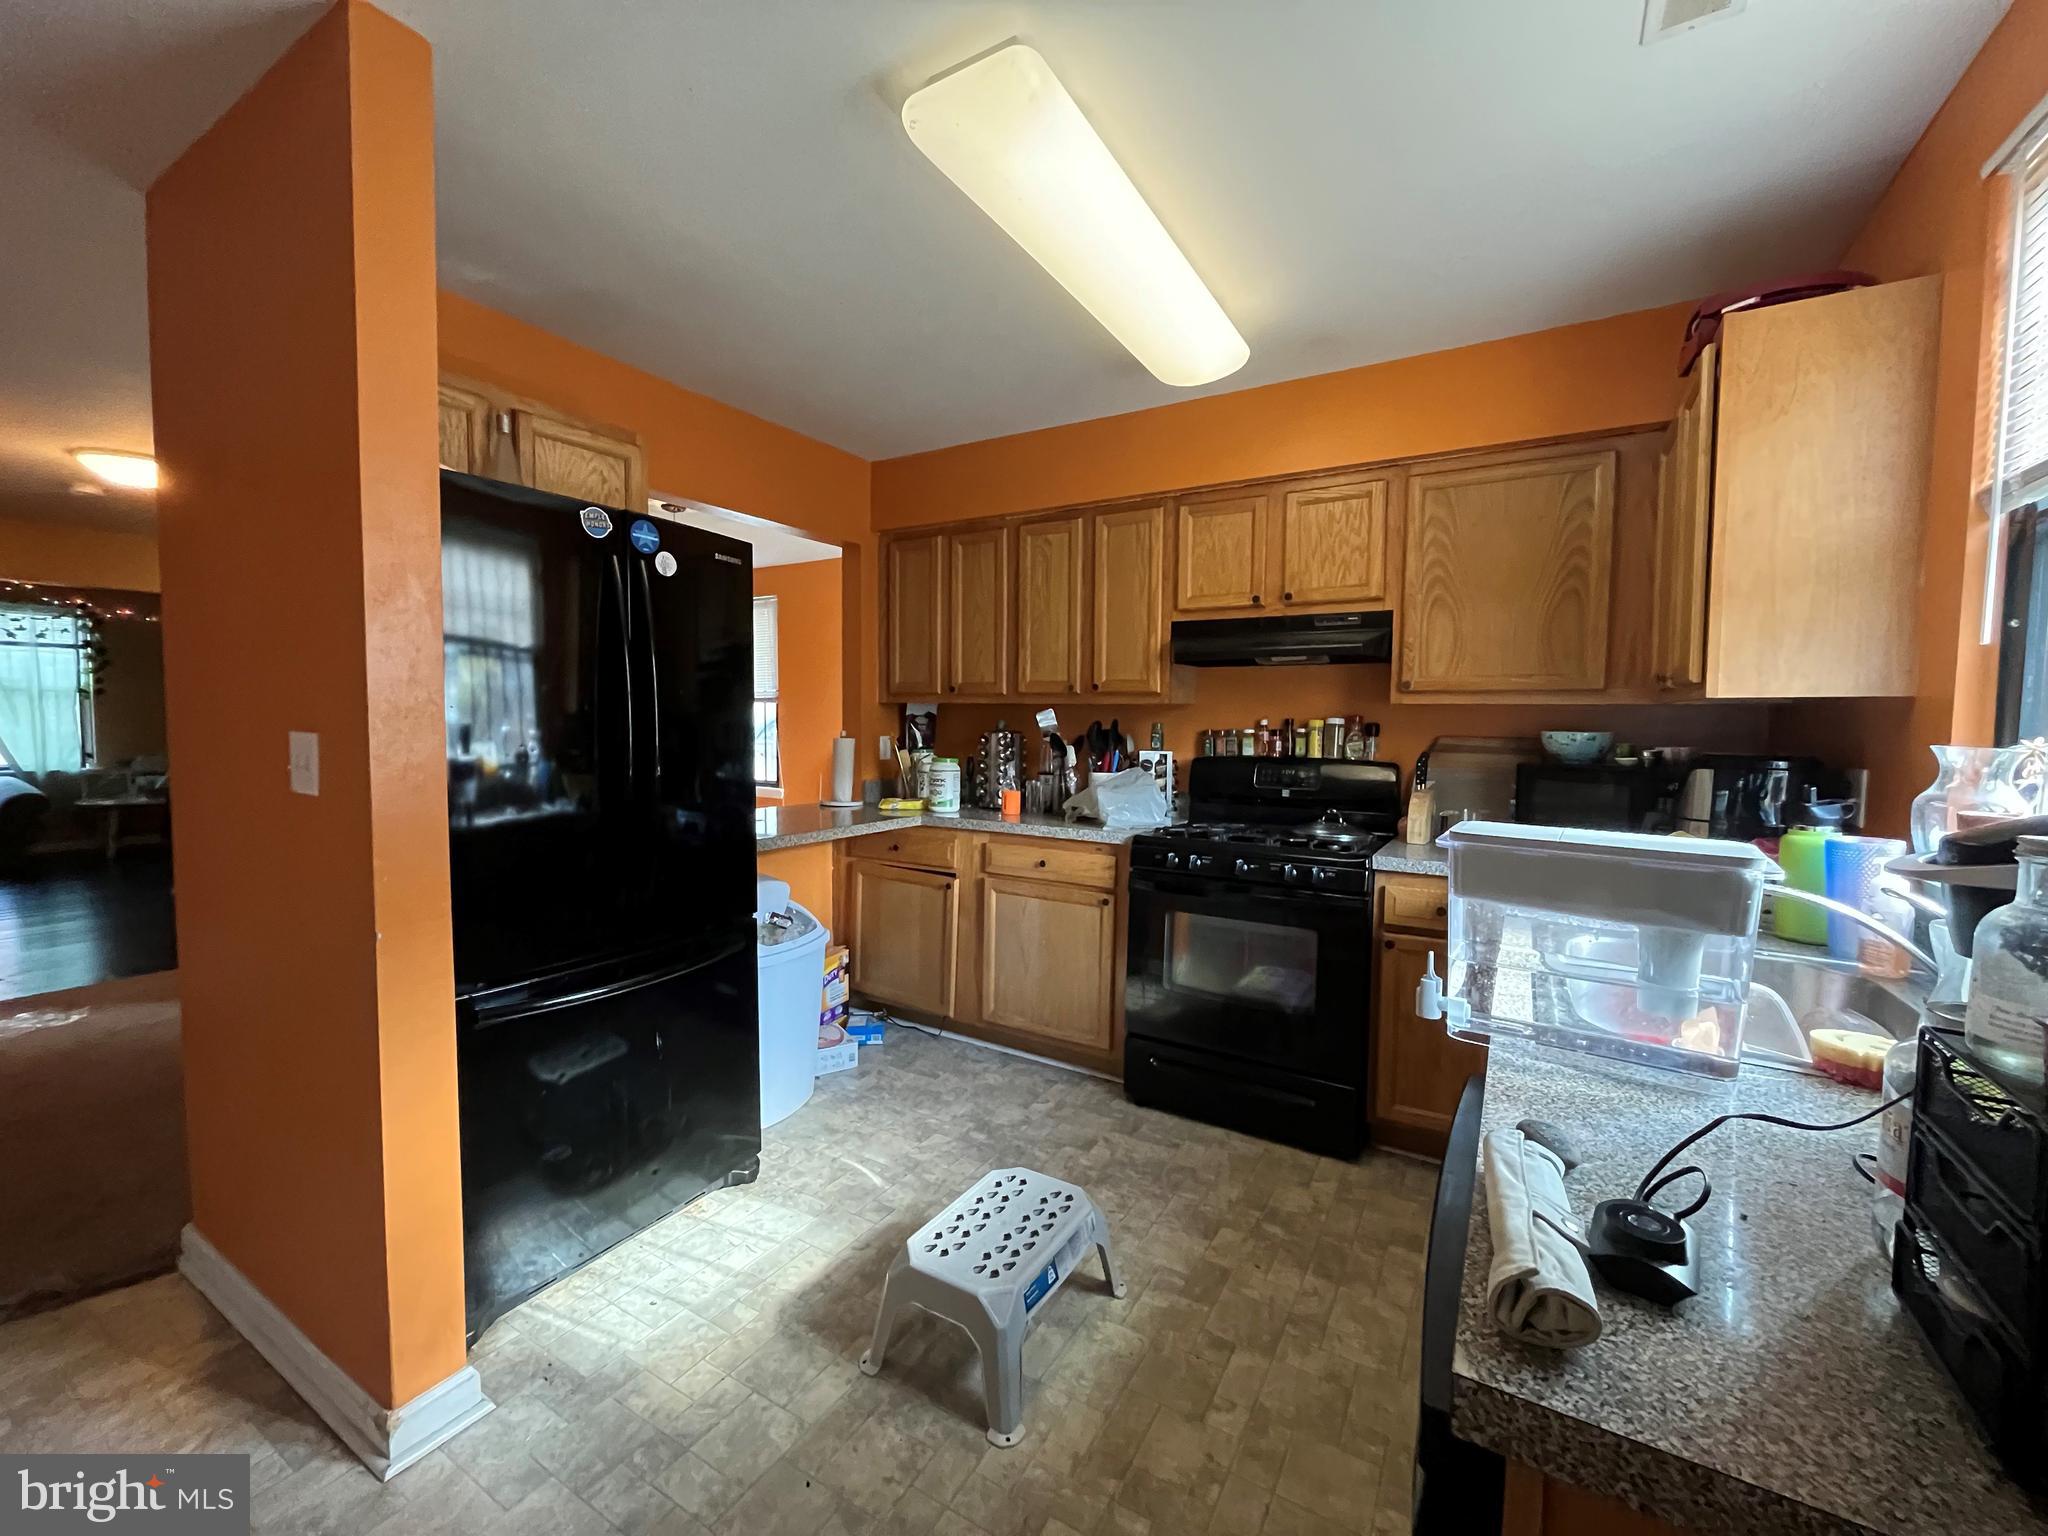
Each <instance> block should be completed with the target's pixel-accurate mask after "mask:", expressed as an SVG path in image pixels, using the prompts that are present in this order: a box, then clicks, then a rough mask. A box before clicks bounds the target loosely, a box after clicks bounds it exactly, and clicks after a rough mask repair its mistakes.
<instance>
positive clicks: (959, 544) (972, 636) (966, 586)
mask: <svg viewBox="0 0 2048 1536" xmlns="http://www.w3.org/2000/svg"><path fill="white" fill-rule="evenodd" d="M945 553H946V605H945V607H946V661H945V683H946V692H947V693H948V694H952V695H956V696H958V697H960V698H984V699H999V698H1001V697H1002V696H1003V692H1004V686H1005V684H1006V683H1007V682H1008V680H1009V673H1010V665H1009V663H1010V530H1009V528H1008V527H1007V526H1006V525H1004V524H1002V523H991V524H988V525H986V526H985V527H980V528H963V529H960V530H958V531H956V532H953V533H949V534H947V535H945Z"/></svg>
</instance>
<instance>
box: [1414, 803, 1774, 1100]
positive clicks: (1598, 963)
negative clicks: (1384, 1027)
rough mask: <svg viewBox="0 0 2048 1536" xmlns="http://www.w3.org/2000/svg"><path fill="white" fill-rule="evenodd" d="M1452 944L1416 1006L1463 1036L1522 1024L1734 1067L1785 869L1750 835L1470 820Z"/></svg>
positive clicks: (1461, 827)
mask: <svg viewBox="0 0 2048 1536" xmlns="http://www.w3.org/2000/svg"><path fill="white" fill-rule="evenodd" d="M1439 841H1440V843H1441V846H1443V847H1444V848H1445V849H1446V850H1447V851H1448V854H1449V858H1450V867H1451V869H1450V929H1449V935H1448V941H1449V942H1448V947H1447V949H1446V951H1445V953H1444V955H1443V956H1442V957H1441V960H1440V962H1439V964H1438V965H1437V967H1436V969H1437V971H1438V972H1439V974H1438V975H1436V976H1432V977H1430V978H1428V979H1427V980H1425V981H1424V983H1423V986H1422V989H1421V992H1420V994H1419V995H1418V998H1417V1012H1418V1013H1420V1014H1422V1016H1423V1017H1425V1018H1441V1019H1443V1020H1444V1022H1445V1027H1446V1028H1447V1029H1448V1030H1449V1032H1450V1033H1451V1034H1453V1035H1455V1036H1457V1037H1459V1038H1460V1039H1467V1040H1479V1041H1484V1040H1487V1039H1489V1038H1491V1037H1493V1036H1495V1035H1511V1036H1516V1037H1519V1038H1523V1039H1529V1040H1535V1041H1537V1042H1539V1043H1542V1044H1546V1045H1556V1046H1563V1047H1566V1048H1568V1049H1572V1050H1580V1051H1590V1052H1593V1053H1595V1054H1597V1055H1602V1056H1613V1057H1618V1058H1620V1059H1622V1060H1625V1061H1635V1062H1642V1063H1646V1064H1648V1065H1652V1066H1661V1067H1676V1068H1680V1069H1682V1070H1685V1071H1691V1072H1701V1073H1706V1074H1708V1075H1711V1076H1714V1077H1733V1076H1734V1075H1735V1072H1736V1069H1737V1067H1738V1066H1739V1064H1740V1059H1741V1055H1742V1029H1743V1020H1744V1016H1745V1014H1746V1012H1747V1010H1748V1001H1749V980H1750V967H1751V964H1752V962H1753V960H1754V957H1755V953H1756V930H1757V918H1758V915H1759V913H1760V911H1761V908H1762V903H1763V891H1764V886H1765V884H1766V882H1767V881H1769V880H1771V879H1773V878H1776V877H1777V876H1778V874H1779V871H1778V868H1777V866H1776V865H1775V864H1773V863H1772V862H1771V860H1770V859H1769V858H1767V857H1765V855H1764V854H1763V853H1761V852H1760V851H1758V850H1757V849H1756V848H1754V847H1752V846H1750V845H1749V844H1748V843H1735V842H1723V841H1719V840H1712V839H1706V838H1681V837H1658V836H1651V835H1648V834H1644V833H1635V832H1591V831H1581V830H1576V829H1573V828H1567V827H1537V826H1523V825H1520V824H1518V823H1510V822H1491V821H1468V822H1461V823H1459V824H1458V825H1457V826H1455V827H1453V828H1452V829H1451V830H1450V831H1448V832H1446V833H1445V834H1444V835H1443V837H1442V838H1441V839H1440V840H1439Z"/></svg>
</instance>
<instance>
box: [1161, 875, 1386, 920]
mask: <svg viewBox="0 0 2048 1536" xmlns="http://www.w3.org/2000/svg"><path fill="white" fill-rule="evenodd" d="M1130 888H1131V894H1132V895H1134V896H1135V895H1139V894H1141V893H1142V894H1145V895H1151V896H1185V897H1188V898H1190V899H1193V900H1206V901H1211V902H1217V903H1238V902H1255V903H1258V904H1260V905H1262V906H1274V907H1293V908H1294V909H1295V910H1297V911H1299V910H1300V909H1301V908H1302V907H1304V906H1309V905H1314V906H1321V907H1329V908H1331V909H1333V910H1336V911H1342V912H1352V911H1363V910H1365V907H1366V905H1367V898H1366V897H1365V896H1364V895H1362V894H1360V893H1358V892H1350V891H1304V890H1300V889H1289V890H1286V891H1284V892H1280V891H1271V890H1267V889H1265V888H1263V887H1260V886H1219V885H1215V884H1211V883H1210V882H1208V881H1205V880H1189V879H1186V878H1185V877H1182V876H1177V875H1160V874H1157V873H1154V872H1153V871H1151V870H1145V871H1142V872H1141V871H1138V870H1132V871H1131V877H1130Z"/></svg>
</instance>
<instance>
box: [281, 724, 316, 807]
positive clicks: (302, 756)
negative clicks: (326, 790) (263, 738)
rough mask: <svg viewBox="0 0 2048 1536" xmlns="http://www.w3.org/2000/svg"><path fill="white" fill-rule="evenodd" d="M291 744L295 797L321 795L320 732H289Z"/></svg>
mask: <svg viewBox="0 0 2048 1536" xmlns="http://www.w3.org/2000/svg"><path fill="white" fill-rule="evenodd" d="M287 735H288V736H289V739H290V743H291V769H292V793H293V794H295V795H317V794H319V793H320V733H319V732H318V731H291V732H288V733H287Z"/></svg>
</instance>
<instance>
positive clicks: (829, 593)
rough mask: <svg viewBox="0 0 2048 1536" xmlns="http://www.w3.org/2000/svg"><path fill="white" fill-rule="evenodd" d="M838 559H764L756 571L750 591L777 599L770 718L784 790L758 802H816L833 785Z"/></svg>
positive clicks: (838, 690)
mask: <svg viewBox="0 0 2048 1536" xmlns="http://www.w3.org/2000/svg"><path fill="white" fill-rule="evenodd" d="M839 580H840V571H839V562H838V561H837V560H807V561H805V562H804V563H803V564H801V565H770V566H764V567H762V568H760V569H758V570H756V571H755V572H754V595H755V596H756V597H773V598H774V599H776V603H775V613H776V624H777V628H778V631H779V638H778V656H777V660H778V665H779V667H780V670H781V680H780V683H779V687H778V692H779V695H780V700H779V702H780V707H779V708H778V709H777V710H776V719H777V721H778V723H779V724H780V726H781V728H782V790H783V793H782V797H781V798H780V799H774V798H763V800H762V801H761V803H762V804H763V805H815V804H816V803H817V802H818V801H819V800H821V799H823V798H824V796H826V795H827V794H829V793H830V792H831V788H832V740H833V738H834V737H836V736H837V735H838V734H839V722H840V720H841V719H842V718H843V716H842V713H841V712H842V710H843V709H844V708H845V697H844V693H843V691H842V687H841V670H840V654H839V652H840V642H841V639H842V635H841V630H840V614H839V604H840V590H839Z"/></svg>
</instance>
